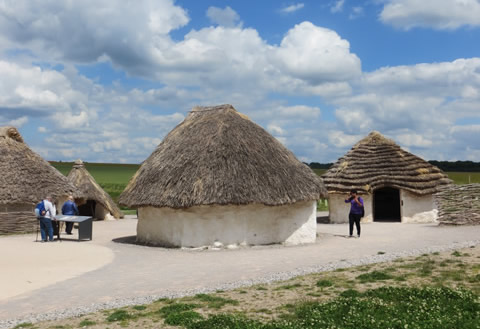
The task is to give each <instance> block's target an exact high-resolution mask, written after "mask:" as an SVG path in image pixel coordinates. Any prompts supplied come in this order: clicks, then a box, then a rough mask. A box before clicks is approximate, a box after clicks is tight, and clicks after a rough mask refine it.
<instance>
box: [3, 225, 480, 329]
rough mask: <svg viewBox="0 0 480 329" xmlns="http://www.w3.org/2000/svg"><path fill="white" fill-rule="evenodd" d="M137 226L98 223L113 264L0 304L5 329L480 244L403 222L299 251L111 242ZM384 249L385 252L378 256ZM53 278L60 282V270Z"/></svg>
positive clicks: (328, 228) (327, 234)
mask: <svg viewBox="0 0 480 329" xmlns="http://www.w3.org/2000/svg"><path fill="white" fill-rule="evenodd" d="M135 226H136V220H133V219H127V220H123V221H117V222H95V227H94V240H93V241H91V242H83V243H85V244H88V245H89V247H92V246H93V247H94V246H98V247H99V248H105V247H106V248H109V249H110V250H111V251H112V252H113V254H114V259H113V261H112V262H110V263H108V264H105V265H104V266H103V267H100V268H98V269H95V270H92V271H89V272H86V273H83V274H79V275H78V276H77V277H75V278H71V279H67V280H64V281H61V282H55V281H53V282H52V284H50V285H48V286H46V287H44V288H40V289H37V290H33V291H28V292H26V293H22V294H20V295H18V296H15V297H12V298H8V299H6V300H0V328H11V327H13V326H15V325H17V324H18V323H21V322H32V323H33V322H38V321H42V320H49V319H59V318H65V317H71V316H78V315H82V314H86V313H90V312H93V311H97V310H101V309H110V308H115V307H120V306H125V305H136V304H144V303H149V302H152V301H154V300H156V299H158V298H161V297H181V296H186V295H194V294H197V293H204V292H213V291H215V290H218V289H221V290H229V289H234V288H238V287H243V286H248V285H252V284H257V283H269V282H272V281H278V280H286V279H289V278H291V277H294V276H297V275H303V274H308V273H313V272H321V271H330V270H334V269H337V268H346V267H351V266H357V265H362V264H370V263H377V262H385V261H391V260H393V259H396V258H398V257H406V256H412V255H419V254H423V253H431V252H435V251H444V250H452V249H459V248H465V247H469V246H474V245H477V244H479V243H480V240H479V237H480V226H471V227H466V226H463V227H439V226H436V225H432V224H400V223H370V224H364V225H362V237H361V238H359V239H357V238H353V239H349V238H345V233H346V232H347V230H348V228H347V225H344V224H337V225H334V224H319V225H318V228H317V232H318V235H319V237H318V239H317V243H315V244H310V245H304V246H295V247H282V246H266V247H252V248H242V249H237V250H202V251H199V250H178V249H163V248H151V247H144V246H137V245H131V244H126V243H116V242H113V241H112V239H114V238H118V237H128V236H131V235H133V234H135ZM2 239H11V238H10V237H6V238H2ZM125 240H128V238H127V239H125ZM7 241H8V240H7ZM2 242H5V240H2ZM25 243H32V242H31V238H29V239H27V238H26V239H25ZM73 243H77V242H72V241H68V242H67V241H64V242H62V243H58V244H56V245H55V248H69V244H73ZM379 251H382V252H384V254H381V255H378V252H379ZM11 252H15V251H11ZM72 257H75V255H74V254H72ZM91 257H93V258H94V257H95V254H94V253H92V255H91ZM51 274H52V275H53V276H55V273H54V270H52V273H51ZM0 279H1V274H0Z"/></svg>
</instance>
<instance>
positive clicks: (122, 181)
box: [51, 162, 480, 213]
mask: <svg viewBox="0 0 480 329" xmlns="http://www.w3.org/2000/svg"><path fill="white" fill-rule="evenodd" d="M51 164H52V165H53V166H54V167H55V168H57V169H58V170H59V171H60V172H61V173H62V174H64V175H68V173H69V172H70V170H71V169H72V166H73V163H72V162H51ZM85 167H86V168H87V170H88V171H89V172H90V174H91V175H92V176H93V178H95V180H96V181H97V182H98V184H100V186H101V187H102V188H103V189H104V190H105V191H106V192H107V193H108V194H110V196H111V197H112V198H113V200H114V201H115V202H117V200H118V197H119V195H120V194H121V193H122V192H123V190H124V189H125V187H126V186H127V184H128V181H129V180H130V178H131V177H132V176H133V175H134V174H135V172H136V171H137V170H138V168H140V165H137V164H116V163H85ZM313 171H314V172H315V173H316V174H317V175H319V176H321V175H323V174H324V173H325V171H326V169H313ZM447 175H448V177H450V178H451V179H452V180H453V181H454V182H455V184H469V183H480V172H448V173H447ZM317 206H318V210H319V211H327V210H328V205H327V203H326V202H325V200H321V201H319V203H318V205H317ZM122 209H123V210H126V213H129V211H128V209H127V208H124V207H123V208H122Z"/></svg>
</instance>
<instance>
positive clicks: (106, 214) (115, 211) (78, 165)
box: [67, 160, 123, 219]
mask: <svg viewBox="0 0 480 329" xmlns="http://www.w3.org/2000/svg"><path fill="white" fill-rule="evenodd" d="M67 178H68V180H69V181H70V182H71V183H72V184H73V185H74V186H75V187H76V188H77V190H78V196H77V198H76V199H75V201H76V202H77V204H78V206H79V211H80V215H88V216H93V217H95V218H97V219H113V218H123V213H122V212H121V211H120V208H118V206H117V205H116V204H115V202H114V201H113V200H112V198H111V197H110V195H109V194H108V193H107V192H105V191H104V190H103V189H102V187H101V186H100V185H98V183H97V182H96V181H95V179H94V178H93V177H92V175H90V173H89V172H88V170H87V168H85V165H84V164H83V161H82V160H76V161H75V163H74V165H73V168H72V170H70V173H69V174H68V176H67ZM83 211H85V212H86V213H83ZM111 217H113V218H111Z"/></svg>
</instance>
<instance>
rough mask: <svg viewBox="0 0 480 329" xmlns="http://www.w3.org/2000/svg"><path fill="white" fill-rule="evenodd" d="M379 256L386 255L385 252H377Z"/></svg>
mask: <svg viewBox="0 0 480 329" xmlns="http://www.w3.org/2000/svg"><path fill="white" fill-rule="evenodd" d="M377 255H385V251H379V252H377Z"/></svg>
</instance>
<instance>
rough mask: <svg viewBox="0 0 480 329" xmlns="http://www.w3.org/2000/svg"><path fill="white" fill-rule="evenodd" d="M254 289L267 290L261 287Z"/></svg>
mask: <svg viewBox="0 0 480 329" xmlns="http://www.w3.org/2000/svg"><path fill="white" fill-rule="evenodd" d="M256 289H257V290H268V289H267V288H265V287H262V286H259V287H257V288H256Z"/></svg>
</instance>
